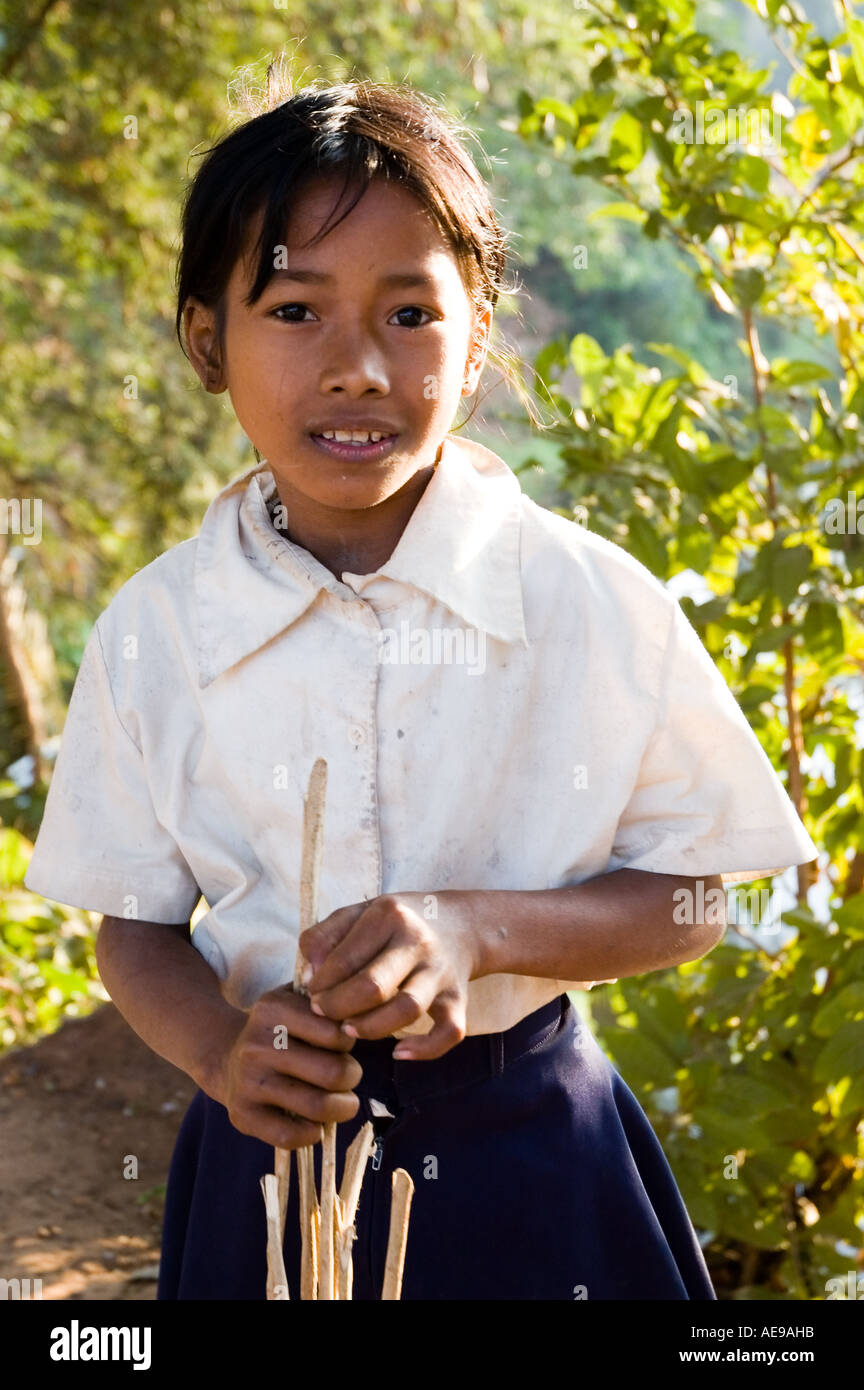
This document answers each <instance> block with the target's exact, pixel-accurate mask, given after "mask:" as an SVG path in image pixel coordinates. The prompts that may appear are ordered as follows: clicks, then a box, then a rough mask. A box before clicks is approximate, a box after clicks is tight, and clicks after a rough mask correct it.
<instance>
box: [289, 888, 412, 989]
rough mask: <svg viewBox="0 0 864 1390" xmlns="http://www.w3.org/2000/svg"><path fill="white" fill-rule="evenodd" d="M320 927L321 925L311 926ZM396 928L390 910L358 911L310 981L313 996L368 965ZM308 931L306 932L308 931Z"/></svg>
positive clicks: (369, 909)
mask: <svg viewBox="0 0 864 1390" xmlns="http://www.w3.org/2000/svg"><path fill="white" fill-rule="evenodd" d="M311 930H312V931H316V930H317V928H315V927H313V928H311ZM392 932H393V922H392V920H390V919H388V917H387V916H386V914H384V913H382V912H376V911H375V910H374V908H372V907H370V908H367V909H366V910H365V911H363V912H361V913H358V915H357V916H356V917H355V919H354V921H353V922H352V923H351V925H350V927H349V929H348V930H347V931H346V932H344V933H343V934H342V935H341V937H340V939H339V940H338V942H336V944H334V946H333V947H332V949H330V951H329V954H328V956H327V959H326V960H324V961H322V962H321V964H320V965H319V966H318V968H317V969H316V970H315V971H314V973H313V974H312V976H311V977H310V979H309V980H308V981H307V984H306V987H307V989H308V991H309V994H310V997H311V996H313V995H314V996H315V998H316V999H317V998H318V996H319V995H321V994H323V993H324V991H325V990H328V989H333V988H334V986H335V985H338V984H341V983H342V982H343V980H348V979H350V978H351V976H352V975H356V974H357V972H358V971H359V970H362V969H363V967H364V965H368V963H369V961H371V960H374V959H375V957H376V956H377V955H378V953H379V952H380V951H381V950H382V949H383V947H384V946H385V945H386V944H387V942H388V941H389V939H390V937H391V935H392ZM304 935H305V933H304Z"/></svg>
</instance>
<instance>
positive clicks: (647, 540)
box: [627, 512, 669, 579]
mask: <svg viewBox="0 0 864 1390" xmlns="http://www.w3.org/2000/svg"><path fill="white" fill-rule="evenodd" d="M627 535H628V540H629V544H628V547H627V548H628V550H629V551H630V553H631V555H634V556H635V557H636V559H637V560H640V561H641V562H642V564H643V565H646V566H647V568H648V569H649V570H650V571H651V573H652V574H656V576H657V578H658V579H665V578H666V576H667V574H668V572H669V552H668V550H667V549H666V546H665V544H664V542H663V541H662V540H661V538H660V536H659V535H658V534H657V528H656V526H655V525H654V524H653V523H652V522H650V521H649V520H648V518H647V517H644V516H642V515H641V514H640V513H638V512H637V513H635V514H634V515H633V516H631V517H629V519H628V522H627Z"/></svg>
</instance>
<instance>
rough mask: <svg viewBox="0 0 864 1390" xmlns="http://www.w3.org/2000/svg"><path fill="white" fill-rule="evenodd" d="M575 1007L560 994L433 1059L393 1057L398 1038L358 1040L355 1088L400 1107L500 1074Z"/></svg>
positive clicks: (560, 1022)
mask: <svg viewBox="0 0 864 1390" xmlns="http://www.w3.org/2000/svg"><path fill="white" fill-rule="evenodd" d="M572 1008H573V1005H572V1004H571V1002H570V1000H569V998H568V996H567V995H566V994H561V995H559V996H558V997H557V998H556V999H552V1000H550V1002H549V1003H548V1004H544V1005H543V1006H542V1007H541V1008H539V1009H535V1010H534V1012H533V1013H530V1014H526V1016H525V1018H522V1019H520V1020H519V1022H518V1023H514V1025H513V1027H512V1028H508V1029H506V1031H505V1032H503V1033H475V1034H473V1035H472V1036H470V1037H467V1038H463V1039H462V1041H461V1042H460V1043H457V1044H456V1046H455V1047H451V1049H450V1051H449V1052H445V1053H444V1056H443V1057H435V1058H433V1059H431V1060H429V1061H413V1062H412V1061H403V1060H400V1059H398V1058H394V1056H393V1049H394V1047H395V1046H396V1043H397V1041H399V1040H397V1039H396V1038H392V1037H391V1038H376V1039H372V1040H370V1039H367V1038H358V1039H357V1041H356V1043H355V1044H354V1047H353V1049H352V1055H353V1056H354V1057H355V1058H356V1059H357V1061H358V1062H359V1063H360V1066H361V1067H362V1068H363V1077H362V1079H361V1081H360V1083H359V1085H357V1086H356V1087H355V1088H354V1090H355V1092H356V1094H357V1095H358V1096H363V1097H366V1098H369V1097H372V1096H374V1097H375V1099H377V1100H379V1101H382V1102H383V1103H384V1104H385V1105H386V1104H392V1103H393V1102H394V1101H395V1103H396V1105H397V1106H398V1107H399V1108H400V1109H401V1108H402V1107H404V1106H406V1105H412V1104H414V1103H415V1102H416V1101H420V1100H430V1099H432V1098H433V1097H435V1096H436V1095H439V1094H440V1095H444V1094H451V1093H452V1092H453V1091H456V1090H460V1089H461V1088H462V1087H463V1086H471V1085H474V1084H475V1083H476V1082H478V1081H484V1080H486V1079H487V1078H489V1077H493V1076H500V1074H501V1072H502V1071H503V1070H504V1068H505V1067H506V1066H509V1064H510V1063H511V1062H515V1061H516V1059H517V1058H518V1057H523V1056H525V1054H526V1053H528V1052H531V1051H533V1050H534V1049H535V1048H536V1047H539V1046H540V1044H541V1043H542V1042H544V1041H545V1039H546V1038H547V1037H549V1036H551V1034H552V1033H555V1032H557V1031H558V1029H559V1028H560V1027H561V1026H562V1025H563V1022H564V1019H565V1018H566V1016H567V1014H568V1012H569V1011H570V1010H571V1009H572Z"/></svg>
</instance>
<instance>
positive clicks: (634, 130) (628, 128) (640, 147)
mask: <svg viewBox="0 0 864 1390" xmlns="http://www.w3.org/2000/svg"><path fill="white" fill-rule="evenodd" d="M644 153H645V131H644V127H643V125H642V122H641V121H639V120H637V119H636V117H635V116H633V115H631V114H630V112H629V111H622V112H621V115H620V116H619V117H618V119H617V121H616V122H615V124H614V125H613V127H612V133H611V135H610V138H609V160H610V163H612V164H613V165H614V166H615V168H616V169H617V170H618V171H619V172H621V173H624V174H629V173H631V172H632V171H633V170H634V169H635V168H636V167H637V166H638V165H639V164H641V162H642V156H643V155H644Z"/></svg>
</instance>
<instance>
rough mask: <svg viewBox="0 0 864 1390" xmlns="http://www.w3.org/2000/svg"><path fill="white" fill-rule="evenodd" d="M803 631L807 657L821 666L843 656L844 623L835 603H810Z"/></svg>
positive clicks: (817, 601) (819, 601)
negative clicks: (833, 658)
mask: <svg viewBox="0 0 864 1390" xmlns="http://www.w3.org/2000/svg"><path fill="white" fill-rule="evenodd" d="M802 631H803V634H804V646H805V649H806V651H807V655H808V656H810V657H812V659H813V660H814V661H816V662H818V663H819V664H820V665H821V664H824V663H827V662H829V661H830V660H831V658H832V657H835V656H842V654H843V651H844V649H845V641H844V637H843V623H842V621H841V619H840V614H839V613H838V611H837V609H836V607H835V606H834V604H833V603H823V602H821V600H818V599H817V600H816V601H815V602H813V603H809V604H808V605H807V612H806V613H805V615H804V623H803V625H802Z"/></svg>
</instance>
